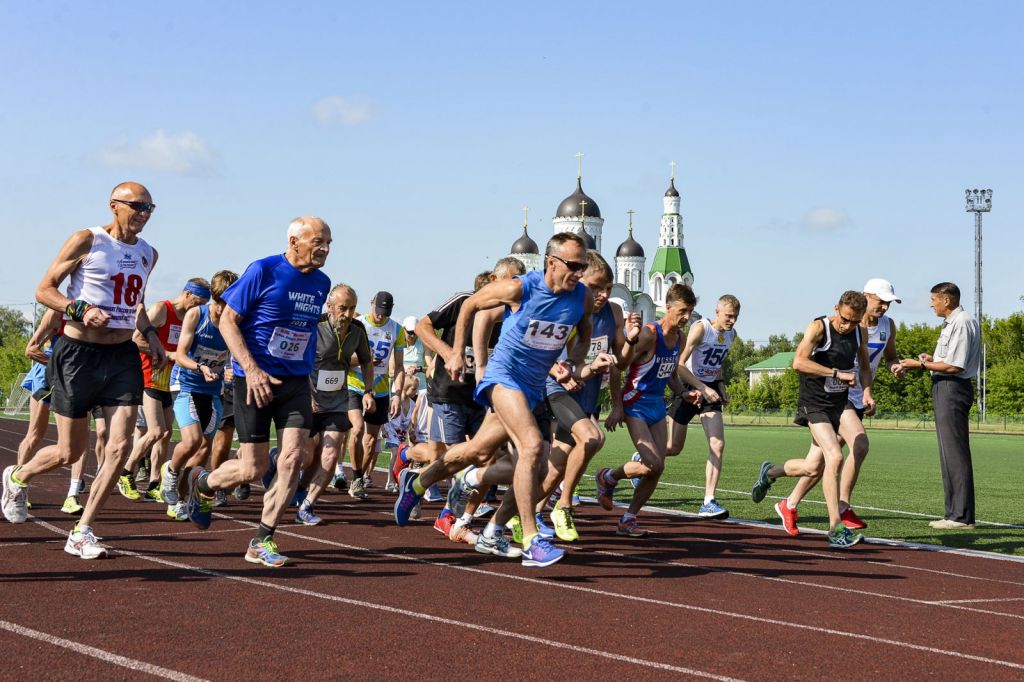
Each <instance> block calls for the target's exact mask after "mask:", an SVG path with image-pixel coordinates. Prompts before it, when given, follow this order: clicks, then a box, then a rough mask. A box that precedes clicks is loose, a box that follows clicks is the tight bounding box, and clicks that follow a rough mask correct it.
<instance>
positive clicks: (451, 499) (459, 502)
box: [447, 468, 476, 519]
mask: <svg viewBox="0 0 1024 682" xmlns="http://www.w3.org/2000/svg"><path fill="white" fill-rule="evenodd" d="M468 471H469V469H468V468H467V469H463V470H462V471H460V472H459V473H457V474H455V479H454V480H453V481H452V487H451V488H449V489H448V502H447V506H448V508H449V509H451V510H452V513H453V514H455V518H457V519H460V518H462V515H463V514H465V513H466V503H468V502H469V498H470V497H472V496H473V493H475V492H476V488H473V487H471V486H470V485H469V484H468V483H466V474H467V473H468Z"/></svg>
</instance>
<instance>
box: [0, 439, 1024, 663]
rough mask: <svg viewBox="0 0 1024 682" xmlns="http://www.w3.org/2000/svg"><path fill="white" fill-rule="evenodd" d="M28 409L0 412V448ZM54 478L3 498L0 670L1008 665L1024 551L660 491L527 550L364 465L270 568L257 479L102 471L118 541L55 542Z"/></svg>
mask: <svg viewBox="0 0 1024 682" xmlns="http://www.w3.org/2000/svg"><path fill="white" fill-rule="evenodd" d="M23 430H24V423H23V422H12V421H6V420H4V421H0V465H2V466H6V465H8V464H11V463H13V462H14V458H15V450H16V447H17V442H18V440H19V439H20V435H21V433H22V432H23ZM67 484H68V472H67V470H58V471H56V472H53V473H51V474H48V475H46V476H44V477H42V478H41V479H37V481H34V482H33V485H32V488H31V494H30V498H31V500H32V503H33V509H32V514H33V518H34V520H35V521H36V522H34V523H33V522H30V523H25V524H22V525H13V524H10V523H7V522H6V521H2V520H0V585H2V588H0V589H2V592H0V594H2V599H0V651H3V652H4V653H5V654H6V655H5V656H4V659H5V666H4V668H3V670H2V672H0V679H39V678H46V679H58V678H59V679H68V678H71V677H74V678H76V679H81V680H88V679H104V680H109V679H111V678H115V679H119V678H125V677H128V676H129V675H131V676H132V677H136V676H138V675H139V672H141V673H143V674H147V673H148V674H150V675H154V676H157V677H168V678H177V679H188V678H189V677H190V676H191V677H196V678H207V679H237V678H241V677H243V676H244V677H246V678H252V679H271V678H277V679H280V678H291V679H294V678H300V677H301V678H306V679H321V678H369V679H382V678H391V677H397V676H398V675H400V674H401V675H409V674H413V675H415V676H416V677H417V678H426V679H435V678H455V679H458V678H463V677H470V676H472V677H479V676H483V677H484V679H488V678H496V679H502V678H512V677H514V678H526V679H551V678H555V677H563V678H567V677H568V678H570V679H573V678H583V679H586V678H595V679H596V678H609V677H613V676H615V677H625V676H632V675H636V676H637V679H657V678H663V677H664V678H667V677H721V678H737V679H750V680H753V679H820V678H823V677H825V676H834V677H839V678H843V679H848V680H859V679H863V680H877V679H879V678H880V677H881V678H884V679H893V678H899V677H903V678H907V679H917V678H922V677H926V676H927V677H933V678H940V679H952V678H959V679H986V680H995V679H1006V680H1010V679H1021V678H1022V677H1024V648H1022V647H1021V646H1020V640H1021V634H1022V633H1024V563H1020V562H1012V561H1000V560H993V559H986V558H982V557H975V556H961V555H954V554H948V553H938V552H930V551H923V550H914V549H906V548H901V547H888V546H881V545H860V546H858V547H855V548H853V549H852V550H850V551H847V552H837V551H831V550H829V549H828V548H827V546H826V544H825V543H824V541H823V540H822V538H821V537H818V536H803V537H800V538H790V537H788V536H786V535H785V534H784V533H782V532H781V530H770V529H764V528H758V527H752V526H746V525H740V524H722V523H718V524H716V523H711V522H699V521H695V520H691V519H687V518H682V517H677V516H668V515H658V514H647V515H645V516H644V518H643V520H644V523H645V526H646V527H647V528H649V529H651V530H652V531H655V532H654V534H652V536H651V537H649V538H647V539H643V540H639V541H638V540H629V539H626V538H620V537H618V536H616V535H615V534H614V524H613V521H614V517H615V515H614V514H613V513H607V512H604V511H603V510H601V509H600V508H598V507H596V506H593V505H587V506H584V507H583V508H582V509H581V510H580V511H579V512H578V515H577V519H578V527H579V530H580V533H581V535H582V536H583V540H582V541H581V542H580V543H578V544H577V545H575V546H573V547H572V548H571V550H570V551H569V554H568V556H567V557H566V559H565V560H563V561H562V562H561V563H559V564H556V565H554V566H552V567H550V568H547V569H526V568H523V567H522V566H520V565H519V563H518V562H517V561H508V560H502V559H498V558H492V557H488V556H484V555H480V554H477V553H476V552H474V551H472V548H469V547H467V546H465V545H461V546H460V545H455V544H453V543H451V542H449V541H447V540H444V539H442V538H441V536H440V535H438V534H437V533H435V532H434V531H433V530H432V529H431V528H430V522H429V521H427V520H426V518H427V517H429V516H430V513H429V512H430V509H429V508H428V507H425V509H424V511H425V513H424V520H423V521H421V522H416V523H413V524H411V525H410V527H407V528H398V527H397V526H395V524H394V521H393V518H392V516H391V505H392V503H393V500H394V498H393V497H392V496H390V495H386V494H385V493H383V492H382V491H381V490H380V489H379V488H378V489H374V490H372V491H371V492H372V493H373V495H372V498H371V500H370V501H368V502H365V503H355V502H354V501H353V500H351V499H350V498H348V497H347V496H341V495H338V494H336V493H330V494H328V495H327V497H326V499H325V500H324V502H323V503H322V504H321V506H318V508H317V510H318V513H319V514H321V515H322V516H323V517H324V518H325V519H326V520H327V524H325V525H323V526H318V527H315V528H306V527H302V526H294V525H283V526H282V527H280V528H279V529H278V531H277V534H276V537H277V540H278V544H279V545H280V546H281V549H282V551H283V552H285V553H286V554H288V555H289V556H290V557H291V558H292V560H293V562H294V565H292V566H289V567H286V568H283V569H268V568H262V567H257V566H253V565H251V564H248V563H246V562H244V561H243V560H242V554H243V553H244V550H245V545H246V543H247V541H248V539H249V537H251V535H250V534H251V532H252V528H253V526H254V525H255V523H256V522H258V518H259V505H260V496H259V494H254V496H253V497H252V498H251V499H250V500H248V501H246V502H235V501H233V500H232V502H231V504H230V505H229V506H227V507H224V508H222V509H221V510H220V511H222V512H223V513H222V514H219V515H217V517H216V518H215V521H214V524H213V526H212V527H211V528H210V530H209V531H205V532H204V531H198V530H196V529H195V528H193V527H192V526H190V525H188V524H185V523H176V522H173V521H171V520H169V519H168V518H167V517H166V516H165V515H164V514H163V507H162V506H158V505H155V504H147V503H141V502H140V503H131V502H128V501H127V500H125V499H123V498H121V497H120V496H118V495H117V494H116V493H115V494H114V496H113V497H112V498H111V501H110V503H109V504H108V507H107V510H106V511H105V512H104V513H103V514H102V516H101V518H100V522H99V523H98V524H97V528H96V531H97V533H99V534H100V535H101V536H103V541H104V543H105V544H109V545H110V546H111V547H113V548H114V550H115V551H114V552H113V553H112V555H111V558H110V559H107V560H99V561H94V562H87V561H83V560H81V559H77V558H75V557H72V556H70V555H68V554H66V553H64V551H63V543H64V539H65V535H66V533H67V531H68V530H69V529H70V528H71V525H72V523H71V521H70V519H69V518H68V517H67V516H65V515H63V514H61V513H60V511H59V506H60V504H61V502H62V501H63V498H64V495H65V492H66V488H67ZM434 506H437V505H434ZM968 600H969V601H968ZM118 657H122V658H118ZM130 669H132V670H135V671H139V672H131V671H130Z"/></svg>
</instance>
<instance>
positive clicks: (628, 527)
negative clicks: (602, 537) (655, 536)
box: [615, 516, 647, 538]
mask: <svg viewBox="0 0 1024 682" xmlns="http://www.w3.org/2000/svg"><path fill="white" fill-rule="evenodd" d="M615 534H616V535H625V536H626V537H630V538H642V537H644V536H645V535H647V531H645V530H644V529H643V528H641V527H640V519H638V518H637V517H635V516H631V517H629V518H628V519H627V518H626V517H622V518H621V519H619V523H618V525H617V526H616V528H615Z"/></svg>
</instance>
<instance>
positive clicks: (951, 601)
mask: <svg viewBox="0 0 1024 682" xmlns="http://www.w3.org/2000/svg"><path fill="white" fill-rule="evenodd" d="M1008 601H1024V597H999V598H995V599H944V600H942V601H935V602H932V603H933V604H942V605H946V604H981V603H985V602H999V603H1002V602H1008ZM1020 617H1021V616H1018V618H1020Z"/></svg>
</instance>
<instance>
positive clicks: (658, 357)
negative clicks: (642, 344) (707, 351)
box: [622, 324, 683, 405]
mask: <svg viewBox="0 0 1024 682" xmlns="http://www.w3.org/2000/svg"><path fill="white" fill-rule="evenodd" d="M647 327H648V328H649V329H652V330H654V332H655V333H656V334H657V335H658V338H657V341H656V342H655V347H654V355H652V356H651V359H650V360H648V361H647V362H645V363H643V364H639V365H630V367H629V373H628V374H627V375H626V380H625V382H624V385H623V387H622V404H623V405H632V404H633V403H635V402H636V401H637V400H639V399H640V397H641V396H643V395H664V393H665V386H667V385H668V380H669V379H670V378H671V377H672V373H673V372H675V370H676V365H678V364H679V348H680V346H681V345H682V340H683V334H682V332H680V333H679V338H677V339H676V345H675V347H674V348H669V347H668V344H666V343H665V336H664V334H662V331H661V325H660V324H648V325H647Z"/></svg>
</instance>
